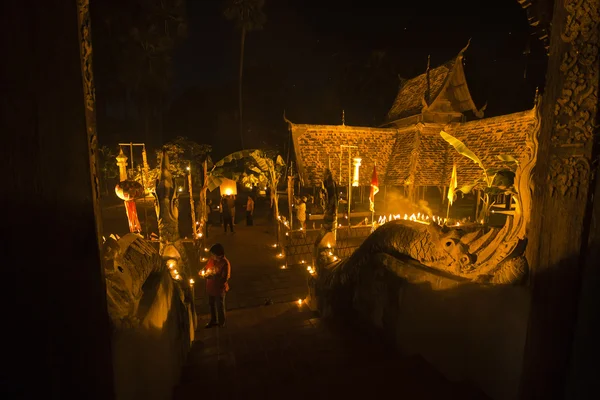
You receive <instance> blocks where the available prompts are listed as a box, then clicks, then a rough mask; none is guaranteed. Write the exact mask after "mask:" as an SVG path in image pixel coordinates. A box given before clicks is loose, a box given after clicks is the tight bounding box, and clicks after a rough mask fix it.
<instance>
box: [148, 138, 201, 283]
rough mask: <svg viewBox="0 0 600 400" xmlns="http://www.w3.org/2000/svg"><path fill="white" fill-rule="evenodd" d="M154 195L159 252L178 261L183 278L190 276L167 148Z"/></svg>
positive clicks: (163, 152) (164, 256) (165, 257)
mask: <svg viewBox="0 0 600 400" xmlns="http://www.w3.org/2000/svg"><path fill="white" fill-rule="evenodd" d="M154 197H155V201H154V207H155V209H156V217H157V221H158V236H159V240H160V249H159V253H160V255H161V256H162V257H163V259H164V260H165V261H167V260H169V259H171V260H175V261H176V264H177V268H178V270H179V271H180V273H181V277H182V278H183V279H186V278H190V277H191V276H192V275H191V269H190V266H189V262H188V259H187V254H186V252H185V249H184V247H183V243H182V241H181V238H180V236H179V199H178V197H177V189H176V187H175V181H174V179H173V174H172V173H171V171H170V164H169V155H168V154H167V151H166V150H165V149H163V150H162V157H161V161H160V176H159V179H157V181H156V189H155V192H154Z"/></svg>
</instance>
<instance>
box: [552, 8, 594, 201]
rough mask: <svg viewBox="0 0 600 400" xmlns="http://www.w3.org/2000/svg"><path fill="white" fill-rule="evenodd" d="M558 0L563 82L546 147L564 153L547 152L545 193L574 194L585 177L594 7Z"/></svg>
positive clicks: (589, 136) (591, 107) (589, 133)
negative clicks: (549, 144)
mask: <svg viewBox="0 0 600 400" xmlns="http://www.w3.org/2000/svg"><path fill="white" fill-rule="evenodd" d="M563 1H564V7H565V10H566V11H567V19H566V22H565V25H564V29H563V31H562V32H561V34H560V37H561V39H562V40H563V42H564V43H567V44H568V46H569V48H568V50H567V51H566V52H565V55H564V57H563V59H562V62H561V66H560V70H561V72H562V73H563V75H564V83H563V88H562V91H561V93H560V95H559V97H558V99H557V101H556V105H555V107H554V115H555V117H556V118H555V121H556V123H555V126H554V131H553V134H552V146H553V147H555V148H562V149H563V150H564V151H565V152H566V154H565V155H564V156H562V157H559V156H556V155H554V156H553V157H552V159H551V161H550V174H549V184H550V190H551V194H555V193H560V194H561V195H563V196H567V197H578V196H579V195H580V194H581V191H580V190H579V189H580V186H581V185H582V184H585V182H587V181H588V180H589V178H590V164H589V157H588V154H589V150H587V149H589V147H590V146H589V144H591V142H592V140H593V135H594V128H595V126H594V120H595V115H596V112H597V104H598V72H599V71H598V56H599V54H598V45H599V33H598V28H599V26H598V25H599V23H600V14H599V11H600V9H599V3H598V1H597V0H563ZM554 153H555V154H556V153H557V152H556V151H555V152H554Z"/></svg>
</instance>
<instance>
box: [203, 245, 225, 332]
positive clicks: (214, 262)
mask: <svg viewBox="0 0 600 400" xmlns="http://www.w3.org/2000/svg"><path fill="white" fill-rule="evenodd" d="M198 275H200V276H202V277H203V278H205V279H206V294H207V295H208V304H209V306H210V321H209V322H208V324H206V326H205V328H212V327H213V326H220V327H224V326H225V294H227V292H228V291H229V283H228V281H229V278H230V276H231V264H230V263H229V260H228V259H227V258H226V257H225V249H224V248H223V245H222V244H220V243H216V244H214V245H213V246H212V247H211V248H210V260H208V262H207V263H206V266H205V267H204V268H203V269H201V270H200V272H198Z"/></svg>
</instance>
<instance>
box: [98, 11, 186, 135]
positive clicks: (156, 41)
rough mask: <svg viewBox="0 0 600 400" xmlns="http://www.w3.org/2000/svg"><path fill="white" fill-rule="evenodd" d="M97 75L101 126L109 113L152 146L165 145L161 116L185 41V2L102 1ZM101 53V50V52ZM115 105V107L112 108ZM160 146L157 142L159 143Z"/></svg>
mask: <svg viewBox="0 0 600 400" xmlns="http://www.w3.org/2000/svg"><path fill="white" fill-rule="evenodd" d="M92 11H94V13H93V15H94V16H95V18H97V21H98V22H99V23H98V24H95V25H94V26H95V28H94V30H95V31H96V30H97V31H98V32H96V33H97V34H95V35H94V49H95V52H94V53H95V55H96V54H97V55H98V57H96V58H95V61H96V60H97V61H98V62H97V63H95V64H97V65H98V68H97V70H96V69H95V71H94V72H95V75H97V77H98V85H97V87H98V88H99V91H98V97H99V111H100V115H99V116H98V118H99V123H100V124H102V123H104V122H105V121H106V120H107V119H108V115H107V114H108V110H109V108H110V110H111V113H112V114H114V113H115V112H116V110H120V112H119V114H120V116H121V118H123V119H131V120H132V122H133V121H135V122H137V124H139V127H137V129H135V128H133V129H131V132H129V133H130V134H134V133H135V132H144V135H145V138H141V137H138V138H137V139H136V140H143V141H144V142H145V143H146V144H147V145H152V144H151V138H156V140H160V133H162V112H163V106H164V104H165V102H166V96H167V94H168V88H169V85H170V80H171V75H172V62H171V59H172V54H173V51H174V49H175V46H176V45H177V44H178V42H179V41H180V40H181V39H182V38H183V37H185V35H186V32H187V24H186V20H185V1H184V0H103V1H100V2H96V3H95V5H94V9H93V10H92ZM96 50H97V51H96ZM109 104H110V107H109ZM154 144H155V145H157V144H158V143H154Z"/></svg>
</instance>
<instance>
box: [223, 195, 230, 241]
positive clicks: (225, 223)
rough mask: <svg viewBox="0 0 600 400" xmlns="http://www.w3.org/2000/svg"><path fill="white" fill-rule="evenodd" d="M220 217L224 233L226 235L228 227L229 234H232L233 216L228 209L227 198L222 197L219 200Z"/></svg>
mask: <svg viewBox="0 0 600 400" xmlns="http://www.w3.org/2000/svg"><path fill="white" fill-rule="evenodd" d="M221 213H222V214H221V215H223V229H224V231H225V233H227V226H228V225H229V229H231V233H233V216H232V215H231V209H230V208H229V202H228V201H227V198H226V197H225V196H223V198H222V199H221Z"/></svg>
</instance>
